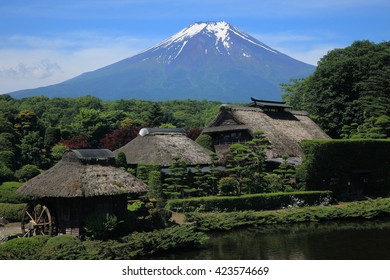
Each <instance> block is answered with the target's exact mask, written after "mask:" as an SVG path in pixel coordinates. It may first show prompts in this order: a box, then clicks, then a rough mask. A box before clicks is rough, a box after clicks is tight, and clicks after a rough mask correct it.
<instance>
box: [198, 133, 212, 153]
mask: <svg viewBox="0 0 390 280" xmlns="http://www.w3.org/2000/svg"><path fill="white" fill-rule="evenodd" d="M195 142H196V143H198V144H199V145H201V146H202V147H203V148H206V149H207V150H210V151H214V145H213V138H211V136H210V135H208V134H201V135H199V137H198V138H196V140H195Z"/></svg>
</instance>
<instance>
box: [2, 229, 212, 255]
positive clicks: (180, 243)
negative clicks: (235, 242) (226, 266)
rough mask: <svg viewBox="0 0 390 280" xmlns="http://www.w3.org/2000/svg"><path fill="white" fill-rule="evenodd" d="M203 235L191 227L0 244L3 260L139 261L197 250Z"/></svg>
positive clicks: (11, 241) (12, 241) (202, 242)
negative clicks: (110, 237) (106, 237)
mask: <svg viewBox="0 0 390 280" xmlns="http://www.w3.org/2000/svg"><path fill="white" fill-rule="evenodd" d="M206 240H207V236H206V234H204V233H202V232H196V231H195V230H194V228H193V227H190V226H174V227H169V228H166V229H161V230H155V231H152V232H135V233H132V234H129V235H127V236H125V237H122V238H119V239H117V240H108V241H100V240H87V241H80V240H79V239H77V238H76V237H74V236H70V235H60V236H55V237H48V236H34V237H31V238H17V239H12V240H9V241H7V242H4V243H0V259H2V260H31V259H37V260H38V259H46V260H76V259H90V260H110V259H120V260H128V259H139V258H143V257H149V256H152V255H154V254H156V253H161V252H165V251H169V250H174V249H178V248H191V247H198V246H201V245H202V244H204V242H205V241H206Z"/></svg>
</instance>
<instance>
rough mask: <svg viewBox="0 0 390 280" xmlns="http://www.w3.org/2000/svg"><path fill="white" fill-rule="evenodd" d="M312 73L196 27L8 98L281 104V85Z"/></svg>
mask: <svg viewBox="0 0 390 280" xmlns="http://www.w3.org/2000/svg"><path fill="white" fill-rule="evenodd" d="M314 70H315V67H314V66H313V65H309V64H306V63H303V62H301V61H298V60H296V59H293V58H291V57H289V56H287V55H285V54H283V53H281V52H279V51H277V50H275V49H273V48H271V47H269V46H267V45H265V44H264V43H262V42H260V41H258V40H257V39H255V38H254V37H252V36H250V35H248V34H246V33H244V32H241V31H240V30H238V29H237V28H235V27H234V26H232V25H230V24H228V23H226V22H224V21H220V22H198V23H194V24H192V25H190V26H188V27H187V28H184V29H183V30H181V31H180V32H178V33H177V34H175V35H173V36H172V37H170V38H168V39H166V40H165V41H163V42H161V43H160V44H158V45H156V46H154V47H152V48H150V49H148V50H145V51H143V52H141V53H139V54H137V55H135V56H132V57H129V58H126V59H124V60H121V61H119V62H116V63H114V64H111V65H108V66H106V67H103V68H100V69H97V70H95V71H91V72H87V73H84V74H81V75H79V76H77V77H75V78H72V79H70V80H67V81H65V82H62V83H59V84H55V85H51V86H46V87H41V88H36V89H27V90H20V91H15V92H12V93H10V94H11V95H12V96H13V97H16V98H21V97H28V96H35V95H46V96H48V97H76V96H82V95H86V94H90V95H93V96H96V97H98V98H101V99H103V100H116V99H130V98H135V99H143V100H154V101H163V100H172V99H198V100H202V99H207V100H217V101H222V102H247V101H248V100H249V98H250V97H251V96H254V97H256V98H261V99H272V100H280V99H281V97H280V94H281V87H280V83H285V82H289V80H290V79H292V78H304V77H307V76H309V75H311V74H312V73H313V72H314Z"/></svg>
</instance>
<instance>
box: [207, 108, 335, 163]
mask: <svg viewBox="0 0 390 280" xmlns="http://www.w3.org/2000/svg"><path fill="white" fill-rule="evenodd" d="M227 114H228V117H229V118H230V117H231V116H232V117H233V118H234V120H236V121H237V123H238V124H241V125H242V126H237V124H230V125H225V124H224V123H221V120H223V119H224V116H226V115H227ZM239 127H241V128H243V129H244V128H248V130H249V131H251V132H253V131H254V130H262V131H263V132H264V134H265V136H266V138H267V139H268V141H269V142H270V143H271V146H270V149H268V150H267V156H268V158H277V157H283V156H285V155H288V156H293V157H300V156H302V150H301V148H300V146H299V142H300V141H301V140H304V139H321V138H329V136H328V135H327V134H326V133H325V132H324V131H322V129H321V128H320V127H319V126H318V125H317V124H315V123H314V122H313V121H312V120H311V119H310V118H309V116H308V114H307V113H306V112H302V111H283V112H266V111H264V110H262V109H261V108H256V107H245V106H226V105H225V106H223V107H221V110H220V112H219V113H218V116H217V117H216V118H215V119H214V120H213V121H212V122H211V123H210V124H209V126H208V127H207V128H205V129H204V130H203V132H204V133H216V132H224V131H226V132H227V131H232V128H233V130H234V129H238V128H239Z"/></svg>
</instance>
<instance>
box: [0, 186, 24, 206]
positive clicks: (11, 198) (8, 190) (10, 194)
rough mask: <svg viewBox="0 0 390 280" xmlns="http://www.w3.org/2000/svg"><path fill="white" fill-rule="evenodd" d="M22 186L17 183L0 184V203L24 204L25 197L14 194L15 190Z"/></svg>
mask: <svg viewBox="0 0 390 280" xmlns="http://www.w3.org/2000/svg"><path fill="white" fill-rule="evenodd" d="M21 185H22V183H19V182H5V183H2V184H0V203H25V202H27V201H28V198H27V197H24V196H21V195H19V194H17V193H16V190H17V189H18V188H19V187H20V186H21Z"/></svg>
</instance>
